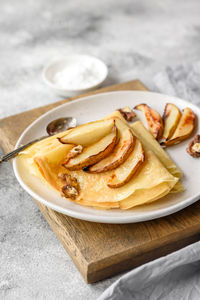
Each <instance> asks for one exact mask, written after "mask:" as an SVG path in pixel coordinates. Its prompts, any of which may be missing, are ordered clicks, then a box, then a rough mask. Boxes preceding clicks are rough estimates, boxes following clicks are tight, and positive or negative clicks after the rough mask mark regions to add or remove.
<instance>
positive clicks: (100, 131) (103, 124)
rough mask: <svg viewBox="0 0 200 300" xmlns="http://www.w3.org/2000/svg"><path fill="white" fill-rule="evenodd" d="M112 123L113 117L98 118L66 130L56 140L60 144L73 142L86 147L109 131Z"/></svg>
mask: <svg viewBox="0 0 200 300" xmlns="http://www.w3.org/2000/svg"><path fill="white" fill-rule="evenodd" d="M113 125H114V121H113V119H107V120H100V121H96V122H91V123H87V124H83V125H80V126H78V127H75V128H73V129H70V130H69V131H67V133H66V134H65V135H64V136H63V137H60V138H59V139H58V140H59V141H60V142H61V143H62V144H75V145H82V146H84V147H87V146H89V145H91V144H94V143H96V142H97V141H99V140H100V139H102V138H103V137H104V136H106V135H107V134H108V133H110V132H111V130H112V128H113Z"/></svg>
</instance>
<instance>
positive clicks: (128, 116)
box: [118, 106, 136, 122]
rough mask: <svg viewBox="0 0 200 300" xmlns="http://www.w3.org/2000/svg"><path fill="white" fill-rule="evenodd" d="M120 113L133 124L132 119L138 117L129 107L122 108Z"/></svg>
mask: <svg viewBox="0 0 200 300" xmlns="http://www.w3.org/2000/svg"><path fill="white" fill-rule="evenodd" d="M118 111H119V112H120V113H121V114H122V116H123V117H124V119H125V120H126V121H128V122H131V121H132V119H133V118H135V117H136V114H135V113H134V112H133V111H132V110H131V109H130V107H128V106H125V107H123V108H120V109H118Z"/></svg>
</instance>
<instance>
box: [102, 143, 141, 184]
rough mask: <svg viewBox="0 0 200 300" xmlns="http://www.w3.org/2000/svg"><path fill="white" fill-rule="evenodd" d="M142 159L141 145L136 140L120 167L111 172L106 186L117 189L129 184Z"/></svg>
mask: <svg viewBox="0 0 200 300" xmlns="http://www.w3.org/2000/svg"><path fill="white" fill-rule="evenodd" d="M144 159H145V154H144V150H143V147H142V143H141V142H140V141H139V140H138V139H137V140H136V144H135V147H134V149H133V151H132V152H131V154H130V155H129V157H128V158H127V160H125V162H124V163H123V164H122V165H120V166H119V167H118V168H117V169H115V170H113V174H112V175H111V176H110V177H109V179H108V184H107V185H108V186H109V187H110V188H118V187H120V186H122V185H124V184H126V183H127V182H129V180H130V179H131V178H132V177H133V175H134V174H135V173H136V171H138V169H139V167H140V166H141V165H142V163H143V162H144Z"/></svg>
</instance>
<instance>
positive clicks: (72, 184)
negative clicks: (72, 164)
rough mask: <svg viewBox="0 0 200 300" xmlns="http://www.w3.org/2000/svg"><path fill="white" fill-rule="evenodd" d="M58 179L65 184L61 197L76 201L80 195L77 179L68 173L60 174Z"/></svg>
mask: <svg viewBox="0 0 200 300" xmlns="http://www.w3.org/2000/svg"><path fill="white" fill-rule="evenodd" d="M58 178H59V179H60V180H61V182H62V183H63V184H64V185H63V186H62V187H61V191H62V192H61V195H62V196H64V197H66V198H71V199H72V200H74V199H76V197H77V196H78V194H79V183H78V181H77V179H76V178H75V177H72V176H71V175H70V174H67V173H60V174H58Z"/></svg>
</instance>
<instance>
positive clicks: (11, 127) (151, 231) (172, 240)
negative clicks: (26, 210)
mask: <svg viewBox="0 0 200 300" xmlns="http://www.w3.org/2000/svg"><path fill="white" fill-rule="evenodd" d="M117 90H147V88H146V87H145V86H144V85H143V84H142V83H141V82H140V81H139V80H134V81H130V82H126V83H122V84H117V85H113V86H110V87H106V88H103V89H99V90H96V91H95V92H90V93H89V94H88V95H91V94H94V93H100V92H108V91H117ZM82 96H83V95H82ZM77 98H79V97H76V98H71V99H66V100H63V101H60V102H56V103H53V104H50V105H46V106H43V107H39V108H36V109H33V110H30V111H27V112H23V113H20V114H18V115H14V116H10V117H8V118H5V119H2V120H0V145H1V147H2V148H3V150H4V151H5V152H8V151H10V150H12V149H13V147H14V145H15V143H16V141H17V139H18V138H19V136H20V134H21V133H22V132H23V131H24V129H25V128H26V127H27V126H28V125H29V124H30V123H31V122H33V121H34V120H35V119H36V118H38V117H39V116H40V115H42V114H43V113H45V112H47V111H48V110H50V109H52V108H54V107H56V106H58V105H60V104H63V103H65V102H67V101H70V100H74V99H77ZM122 106H123V103H122ZM35 202H36V204H37V205H38V207H39V209H40V211H41V213H42V214H43V216H44V217H45V219H46V220H47V222H48V223H49V225H50V226H51V228H52V229H53V231H54V232H55V234H56V236H57V237H58V239H59V240H60V242H61V243H62V245H63V246H64V248H65V249H66V251H67V252H68V254H69V255H70V256H71V258H72V260H73V262H74V263H75V265H76V266H77V268H78V270H79V271H80V273H81V274H82V276H83V278H84V279H85V281H86V282H88V283H92V282H96V281H98V280H102V279H105V278H107V277H110V276H112V275H115V274H117V273H119V272H122V271H126V270H129V269H132V268H134V267H136V266H139V265H141V264H144V263H146V262H148V261H151V260H153V259H155V258H158V257H160V256H163V255H166V254H168V253H171V252H172V251H175V250H178V249H180V248H182V247H184V246H186V245H188V244H191V243H193V242H195V241H197V240H199V239H200V201H198V202H196V203H195V204H193V205H191V206H190V207H188V208H186V209H184V210H182V211H180V212H178V213H176V214H173V215H171V216H168V217H165V218H160V219H157V220H153V221H148V222H142V223H135V224H124V225H115V224H100V223H91V222H86V221H81V220H77V219H74V218H71V217H67V216H65V215H63V214H61V213H58V212H55V211H53V210H51V209H49V208H48V207H46V206H44V205H42V204H40V203H39V202H37V201H35Z"/></svg>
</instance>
